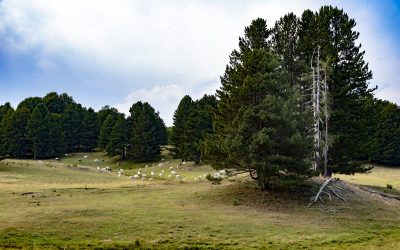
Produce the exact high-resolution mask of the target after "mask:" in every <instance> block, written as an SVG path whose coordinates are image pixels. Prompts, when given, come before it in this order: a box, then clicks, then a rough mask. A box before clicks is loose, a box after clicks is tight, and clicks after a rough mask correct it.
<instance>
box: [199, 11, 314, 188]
mask: <svg viewBox="0 0 400 250" xmlns="http://www.w3.org/2000/svg"><path fill="white" fill-rule="evenodd" d="M265 29H267V27H266V22H265V20H262V19H257V20H255V21H253V22H252V23H251V25H250V26H249V27H247V28H246V29H245V37H244V38H241V39H240V51H233V52H232V55H231V61H230V64H229V65H228V66H227V68H226V71H225V74H224V76H223V77H221V83H222V87H221V88H220V89H219V90H218V91H217V97H218V98H219V103H218V107H217V109H216V112H215V115H214V120H213V121H214V130H215V131H214V132H215V134H210V135H208V136H207V137H206V139H205V141H204V143H203V144H202V153H203V157H204V159H205V160H206V161H208V162H210V163H211V164H212V166H214V167H215V168H217V169H218V168H236V169H237V170H240V171H249V172H250V174H251V175H252V177H253V178H255V179H257V180H258V182H259V184H260V186H261V187H262V189H266V188H268V185H269V184H270V182H271V180H272V179H273V178H278V177H283V176H296V177H308V176H310V175H311V171H310V166H309V162H308V161H307V159H308V156H309V155H311V154H310V149H311V141H310V139H308V137H307V133H306V125H307V122H308V121H307V119H305V118H304V117H307V116H306V115H305V114H304V113H303V112H302V111H301V108H300V107H299V94H298V91H296V89H295V88H294V87H292V86H290V82H289V81H287V79H288V73H287V71H286V70H285V69H284V67H282V66H281V65H282V61H281V60H279V58H278V57H277V56H276V55H275V54H274V53H273V52H272V51H270V50H269V46H268V40H267V39H268V36H265V35H264V34H269V32H266V31H265ZM259 39H261V40H260V41H259Z"/></svg>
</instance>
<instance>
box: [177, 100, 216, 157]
mask: <svg viewBox="0 0 400 250" xmlns="http://www.w3.org/2000/svg"><path fill="white" fill-rule="evenodd" d="M216 106H217V99H216V98H215V96H209V95H204V96H203V97H202V98H201V99H199V100H197V101H193V100H192V98H191V97H190V96H188V95H187V96H184V97H183V98H182V100H181V102H180V103H179V106H178V108H177V109H176V111H175V113H174V126H173V127H172V129H171V135H170V140H171V144H172V145H174V147H175V148H174V153H175V156H176V157H177V158H181V159H182V160H184V161H188V160H190V161H195V163H200V160H201V153H200V148H199V143H200V141H201V140H202V139H203V137H204V135H205V134H207V133H210V132H211V131H212V130H213V129H212V113H213V110H214V108H215V107H216Z"/></svg>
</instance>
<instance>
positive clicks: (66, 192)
mask: <svg viewBox="0 0 400 250" xmlns="http://www.w3.org/2000/svg"><path fill="white" fill-rule="evenodd" d="M83 155H84V154H75V155H69V156H67V157H65V158H62V159H61V160H60V161H55V160H47V161H32V160H3V161H1V162H0V248H1V249H19V248H22V249H400V204H399V202H398V201H395V200H388V199H384V198H382V197H379V196H377V195H373V194H369V193H367V192H364V191H362V190H359V189H358V188H357V187H356V186H354V188H353V190H354V193H353V194H352V195H349V196H348V197H347V199H348V202H349V205H346V204H341V203H337V202H335V203H332V204H326V205H325V206H319V205H318V206H312V207H311V208H308V206H307V205H308V202H309V197H310V196H311V195H312V194H313V193H314V192H315V190H316V188H317V186H316V181H310V182H309V183H306V184H304V185H302V186H300V187H293V188H290V189H282V188H276V190H274V191H272V192H264V193H261V192H260V191H259V190H258V188H257V187H256V186H255V184H254V183H253V182H251V181H249V180H248V179H247V178H246V177H240V178H237V179H234V180H232V181H228V180H224V181H223V182H222V184H221V185H211V183H210V182H209V181H207V180H196V181H195V180H194V178H197V177H198V176H203V175H204V174H207V173H210V172H213V170H212V169H211V168H210V167H208V166H195V165H193V164H192V163H187V164H185V165H181V167H180V168H179V169H176V166H177V165H178V164H179V162H178V161H177V160H172V159H167V158H166V159H165V160H164V161H163V162H162V163H163V165H162V166H157V164H158V163H154V167H153V163H147V165H148V167H147V168H146V167H145V165H146V164H134V163H129V162H124V163H120V164H119V165H117V164H116V162H115V161H114V159H109V158H107V157H106V156H105V155H103V153H99V152H97V153H89V154H87V155H88V158H87V159H84V158H83ZM94 159H98V161H97V162H95V161H94ZM79 160H80V161H79ZM97 166H99V167H105V166H110V167H111V168H112V169H113V171H112V172H100V171H97V170H96V167H97ZM171 167H174V170H175V171H176V172H177V173H178V174H180V175H181V176H183V178H185V179H184V180H183V181H182V180H176V179H175V178H169V177H168V175H169V173H170V168H171ZM119 168H123V169H125V170H124V175H123V176H121V177H118V176H117V173H116V171H117V169H119ZM138 168H142V171H143V172H144V173H146V174H147V175H150V173H151V172H154V173H156V174H157V177H154V178H153V180H152V181H149V180H148V179H147V180H135V181H132V180H130V178H129V176H130V175H134V174H135V173H136V172H137V171H138ZM162 170H164V174H163V176H159V174H160V173H162ZM387 171H391V172H390V173H387ZM383 173H385V174H383ZM385 175H387V176H385ZM343 178H346V180H348V181H349V182H353V183H361V184H369V185H373V186H383V187H384V186H386V184H387V183H389V182H392V183H391V184H392V185H393V186H394V188H395V189H397V190H399V189H400V182H399V180H400V170H396V169H383V168H377V169H376V170H374V171H373V172H372V174H370V175H369V176H366V177H364V176H362V177H358V175H356V176H350V177H343ZM370 179H371V180H373V181H371V182H369V180H370ZM393 192H396V191H393Z"/></svg>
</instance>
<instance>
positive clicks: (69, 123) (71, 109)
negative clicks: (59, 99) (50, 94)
mask: <svg viewBox="0 0 400 250" xmlns="http://www.w3.org/2000/svg"><path fill="white" fill-rule="evenodd" d="M83 112H84V111H83V108H82V106H81V105H80V104H76V103H70V104H68V105H67V106H66V108H65V111H64V113H63V114H62V118H61V120H62V126H63V133H64V136H65V143H66V150H67V152H71V151H73V150H78V149H79V147H80V143H81V137H80V135H81V131H82V119H83Z"/></svg>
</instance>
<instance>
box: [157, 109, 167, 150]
mask: <svg viewBox="0 0 400 250" xmlns="http://www.w3.org/2000/svg"><path fill="white" fill-rule="evenodd" d="M156 115H157V117H156V127H157V129H156V130H157V138H158V140H159V144H160V145H167V144H168V135H167V127H166V126H165V123H164V121H163V120H162V119H161V117H160V116H159V114H158V113H157V114H156Z"/></svg>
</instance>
